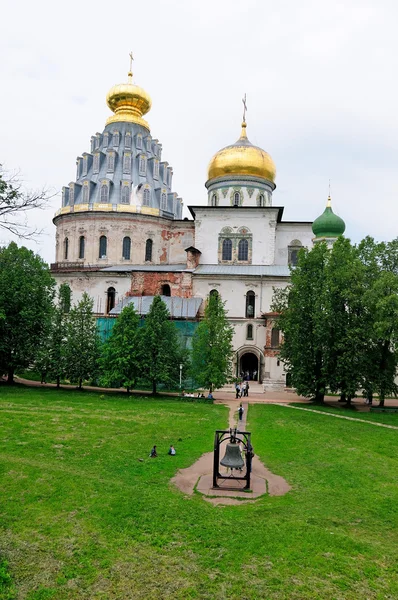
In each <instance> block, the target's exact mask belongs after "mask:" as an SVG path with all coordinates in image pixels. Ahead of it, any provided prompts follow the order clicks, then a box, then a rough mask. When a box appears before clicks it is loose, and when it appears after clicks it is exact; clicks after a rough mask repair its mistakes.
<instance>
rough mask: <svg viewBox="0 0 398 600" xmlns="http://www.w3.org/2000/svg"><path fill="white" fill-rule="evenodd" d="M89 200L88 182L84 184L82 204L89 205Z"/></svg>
mask: <svg viewBox="0 0 398 600" xmlns="http://www.w3.org/2000/svg"><path fill="white" fill-rule="evenodd" d="M88 199H89V187H88V182H84V185H83V191H82V202H83V204H88Z"/></svg>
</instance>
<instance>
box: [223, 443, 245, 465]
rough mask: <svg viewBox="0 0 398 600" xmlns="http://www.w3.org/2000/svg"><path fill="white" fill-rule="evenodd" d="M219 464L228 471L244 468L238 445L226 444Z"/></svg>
mask: <svg viewBox="0 0 398 600" xmlns="http://www.w3.org/2000/svg"><path fill="white" fill-rule="evenodd" d="M220 464H221V465H223V466H224V467H229V468H230V469H242V467H244V466H245V461H244V460H243V458H242V455H241V453H240V448H239V444H227V448H226V450H225V456H224V458H223V459H222V460H220Z"/></svg>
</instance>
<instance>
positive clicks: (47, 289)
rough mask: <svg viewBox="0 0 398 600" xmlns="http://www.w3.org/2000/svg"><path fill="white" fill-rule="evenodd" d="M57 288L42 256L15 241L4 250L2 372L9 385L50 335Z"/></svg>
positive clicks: (0, 251)
mask: <svg viewBox="0 0 398 600" xmlns="http://www.w3.org/2000/svg"><path fill="white" fill-rule="evenodd" d="M54 286H55V281H54V280H53V278H52V277H51V275H50V272H49V270H48V266H47V265H46V264H45V263H44V261H43V260H42V259H41V258H40V256H38V255H36V254H34V253H33V252H32V251H31V250H28V249H27V248H24V247H22V248H18V246H17V245H16V244H15V242H11V243H10V245H9V246H8V247H7V248H0V316H1V318H0V371H1V372H3V373H7V374H8V383H9V384H12V383H13V382H14V373H15V371H16V370H17V369H24V368H26V367H28V366H29V364H31V363H32V362H33V361H34V359H35V358H36V355H37V351H38V348H39V347H40V344H41V341H42V339H43V338H45V336H46V335H47V332H48V328H49V324H50V319H51V311H52V300H53V297H54Z"/></svg>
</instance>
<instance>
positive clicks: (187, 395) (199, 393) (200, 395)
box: [181, 390, 213, 400]
mask: <svg viewBox="0 0 398 600" xmlns="http://www.w3.org/2000/svg"><path fill="white" fill-rule="evenodd" d="M181 396H182V397H183V398H204V397H205V395H204V394H203V393H202V392H198V393H197V395H195V394H187V392H186V391H185V390H182V392H181ZM207 398H208V399H209V400H213V394H212V393H211V392H209V393H208V394H207Z"/></svg>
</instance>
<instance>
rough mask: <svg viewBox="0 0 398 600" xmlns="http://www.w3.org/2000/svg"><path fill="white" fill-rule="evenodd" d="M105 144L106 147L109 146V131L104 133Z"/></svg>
mask: <svg viewBox="0 0 398 600" xmlns="http://www.w3.org/2000/svg"><path fill="white" fill-rule="evenodd" d="M103 146H104V148H107V147H108V146H109V132H108V131H106V132H105V133H104V139H103Z"/></svg>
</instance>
